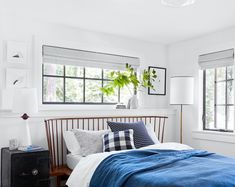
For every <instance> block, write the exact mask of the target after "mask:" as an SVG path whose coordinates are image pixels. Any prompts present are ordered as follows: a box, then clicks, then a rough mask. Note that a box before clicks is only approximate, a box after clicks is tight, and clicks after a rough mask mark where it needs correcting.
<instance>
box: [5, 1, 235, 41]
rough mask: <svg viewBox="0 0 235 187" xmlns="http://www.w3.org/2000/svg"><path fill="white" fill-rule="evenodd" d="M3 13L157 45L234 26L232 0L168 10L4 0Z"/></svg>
mask: <svg viewBox="0 0 235 187" xmlns="http://www.w3.org/2000/svg"><path fill="white" fill-rule="evenodd" d="M2 2H3V6H2V5H1V8H2V10H3V11H4V13H5V14H7V15H11V16H16V17H24V18H26V17H27V18H30V19H35V20H41V21H47V22H53V23H59V24H65V25H70V26H73V27H79V28H83V29H88V30H92V31H99V32H104V33H110V34H116V35H122V36H127V37H132V38H137V39H140V40H146V41H151V42H159V43H164V44H168V43H173V42H177V41H181V40H186V39H189V38H193V37H198V36H201V35H204V34H208V33H210V32H215V31H218V30H222V29H225V28H228V27H232V26H235V0H196V3H195V4H194V5H192V6H188V7H183V8H170V7H165V6H162V5H161V3H160V0H3V1H2Z"/></svg>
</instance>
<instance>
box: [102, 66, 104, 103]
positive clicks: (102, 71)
mask: <svg viewBox="0 0 235 187" xmlns="http://www.w3.org/2000/svg"><path fill="white" fill-rule="evenodd" d="M101 76H102V77H101V78H102V82H101V84H102V85H101V86H102V88H103V87H104V70H103V69H102V75H101ZM101 103H104V94H103V93H102V95H101Z"/></svg>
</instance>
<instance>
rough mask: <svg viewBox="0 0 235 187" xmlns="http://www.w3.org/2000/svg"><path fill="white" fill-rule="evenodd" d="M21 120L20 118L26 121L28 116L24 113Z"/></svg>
mask: <svg viewBox="0 0 235 187" xmlns="http://www.w3.org/2000/svg"><path fill="white" fill-rule="evenodd" d="M21 118H22V119H23V120H27V119H28V118H29V116H28V114H26V113H24V114H23V115H22V116H21Z"/></svg>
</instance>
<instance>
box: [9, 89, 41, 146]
mask: <svg viewBox="0 0 235 187" xmlns="http://www.w3.org/2000/svg"><path fill="white" fill-rule="evenodd" d="M37 100H38V98H37V90H36V89H35V88H22V89H16V90H15V92H14V97H13V106H12V112H14V113H18V114H21V115H22V116H21V118H22V119H23V120H24V121H25V130H26V141H25V142H24V145H23V146H30V145H32V141H31V135H30V128H29V124H28V118H29V115H30V114H33V113H36V112H37V111H38V104H37Z"/></svg>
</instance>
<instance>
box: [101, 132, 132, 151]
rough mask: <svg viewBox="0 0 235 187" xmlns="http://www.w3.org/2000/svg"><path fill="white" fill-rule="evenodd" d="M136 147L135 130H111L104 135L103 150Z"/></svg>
mask: <svg viewBox="0 0 235 187" xmlns="http://www.w3.org/2000/svg"><path fill="white" fill-rule="evenodd" d="M126 149H135V146H134V138H133V130H132V129H128V130H124V131H116V132H110V133H107V134H104V135H103V151H104V152H110V151H119V150H126Z"/></svg>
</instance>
